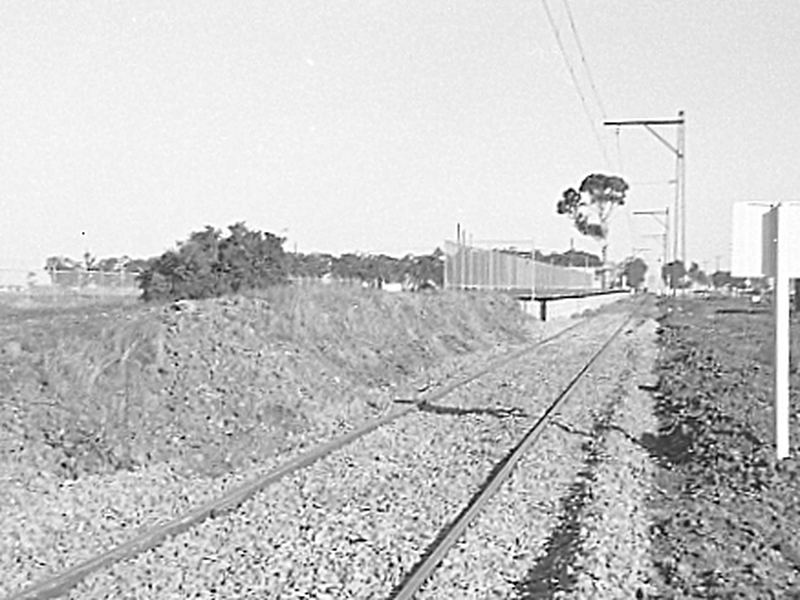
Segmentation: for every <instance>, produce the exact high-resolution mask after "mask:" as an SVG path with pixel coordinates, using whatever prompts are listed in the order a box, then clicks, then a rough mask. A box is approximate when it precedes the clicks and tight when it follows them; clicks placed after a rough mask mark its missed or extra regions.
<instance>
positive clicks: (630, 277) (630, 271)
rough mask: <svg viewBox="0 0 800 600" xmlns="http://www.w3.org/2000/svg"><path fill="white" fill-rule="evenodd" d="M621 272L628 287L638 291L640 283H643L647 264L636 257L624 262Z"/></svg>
mask: <svg viewBox="0 0 800 600" xmlns="http://www.w3.org/2000/svg"><path fill="white" fill-rule="evenodd" d="M622 272H623V274H624V275H625V280H626V281H627V282H628V286H629V287H632V288H634V289H639V287H640V286H641V285H642V283H644V276H645V274H646V273H647V263H646V262H644V261H643V260H642V259H641V258H639V257H638V256H637V257H635V258H629V259H628V260H626V261H625V264H624V265H623V269H622Z"/></svg>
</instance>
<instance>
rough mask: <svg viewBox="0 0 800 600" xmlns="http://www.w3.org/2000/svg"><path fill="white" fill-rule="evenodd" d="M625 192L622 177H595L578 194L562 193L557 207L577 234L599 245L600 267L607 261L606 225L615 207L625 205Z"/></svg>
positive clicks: (567, 191) (595, 174) (585, 182)
mask: <svg viewBox="0 0 800 600" xmlns="http://www.w3.org/2000/svg"><path fill="white" fill-rule="evenodd" d="M627 191H628V184H627V183H626V182H625V180H624V179H622V177H618V176H616V175H603V174H601V173H594V174H592V175H589V176H588V177H586V178H585V179H584V180H583V181H582V182H581V185H580V187H579V188H578V190H575V188H569V189H567V190H565V191H564V193H563V195H562V198H561V200H559V201H558V204H557V205H556V211H557V212H558V214H560V215H569V216H570V217H571V218H572V220H573V221H574V223H575V227H576V228H577V229H578V231H580V232H581V233H582V234H583V235H588V236H590V237H592V238H594V239H596V240H598V241H600V242H601V244H602V246H601V249H602V251H601V257H602V261H603V265H605V264H606V261H607V258H608V241H607V240H608V221H609V218H610V217H611V213H612V211H613V210H614V207H615V206H622V205H623V204H625V194H626V193H627ZM592 218H594V219H596V220H592ZM603 286H604V287H605V277H604V278H603Z"/></svg>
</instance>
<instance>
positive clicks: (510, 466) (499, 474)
mask: <svg viewBox="0 0 800 600" xmlns="http://www.w3.org/2000/svg"><path fill="white" fill-rule="evenodd" d="M634 316H635V315H633V314H632V315H630V316H628V317H627V318H626V319H625V320H624V321H623V322H622V324H621V325H620V326H619V327H618V328H617V329H616V330H614V332H613V333H612V334H611V336H610V337H609V338H608V340H606V342H605V343H604V344H603V345H602V346H601V347H600V349H599V350H598V351H597V352H595V354H594V355H592V357H591V358H590V359H589V361H588V362H587V363H586V364H584V366H583V367H582V368H581V369H580V370H579V371H578V372H577V373H576V374H575V375H574V376H573V378H572V379H571V380H570V382H569V383H568V384H567V386H566V387H565V388H564V389H563V390H562V391H561V393H560V394H559V395H558V396H557V397H556V398H555V400H553V402H552V403H551V404H550V406H549V407H548V408H547V409H546V410H545V411H544V413H542V415H541V416H540V417H539V419H537V421H536V423H535V424H534V425H533V426H532V427H531V428H530V429H529V430H528V431H527V433H526V434H525V435H524V436H523V437H522V439H521V440H520V441H519V443H518V444H517V445H516V446H515V447H514V448H513V449H512V450H511V451H510V452H509V453H508V454H506V456H505V457H504V458H503V459H501V460H500V461H499V462H498V463H497V464H498V466H499V465H502V466H500V468H499V469H497V470H495V471H493V472H492V473H491V474H490V475H489V477H488V478H487V480H486V481H485V482H484V484H483V485H482V486H481V489H480V490H479V491H478V493H476V494H475V495H474V496H473V497H472V498H471V499H470V501H469V503H468V504H467V506H466V507H465V508H464V510H463V511H462V512H461V513H460V514H459V515H458V516H457V517H456V518H455V520H454V521H452V522H451V523H450V524H448V525H447V526H446V527H445V528H444V529H443V531H442V533H443V535H440V536H439V537H438V538H437V541H435V542H434V544H433V547H432V548H429V549H428V551H427V553H426V555H425V556H424V557H423V558H422V559H421V560H420V561H419V562H418V563H417V564H416V565H415V566H414V567H413V568H412V569H411V571H410V572H409V573H408V575H407V576H406V578H405V579H404V580H403V581H402V582H401V583H400V584H399V585H398V586H397V587H396V588H395V589H394V590H393V592H392V594H391V596H390V598H391V599H392V600H410V599H411V598H412V597H413V596H414V594H416V593H417V592H418V591H419V590H420V588H421V587H422V586H423V585H424V584H425V582H426V581H427V580H428V578H429V577H430V576H431V574H432V573H433V572H434V571H435V570H436V568H437V567H438V566H439V563H440V562H441V561H442V559H444V557H445V555H446V554H447V553H448V552H449V551H450V549H451V548H452V547H453V545H454V544H455V543H456V541H457V540H458V539H459V538H460V537H461V536H462V534H463V533H464V532H465V531H466V529H467V527H468V526H469V524H470V523H471V522H472V521H473V520H474V519H475V517H476V516H478V514H479V513H480V512H481V511H482V510H483V508H484V507H485V506H486V504H487V503H488V502H489V500H490V499H491V498H492V497H493V496H494V495H495V494H496V493H497V491H498V490H499V489H500V487H501V486H502V485H503V483H505V481H506V480H507V479H508V477H509V476H510V475H511V472H512V471H513V470H514V467H516V465H517V463H518V462H519V461H520V459H521V458H522V457H523V456H524V455H525V453H526V452H527V451H528V450H529V449H530V447H531V446H532V445H533V444H534V443H535V442H536V440H537V439H538V438H539V436H540V435H541V433H542V431H543V430H544V428H545V427H546V426H547V424H548V423H549V422H550V419H551V417H552V415H553V413H555V412H556V411H557V410H558V409H559V408H561V406H562V405H563V404H564V403H565V402H566V401H567V399H568V398H569V397H570V396H571V395H572V392H573V391H574V389H575V387H576V386H577V385H578V383H579V382H580V381H581V379H583V376H584V375H586V373H587V372H588V371H589V369H591V367H592V365H594V363H595V362H597V360H598V359H599V358H600V356H602V355H603V354H604V353H605V351H606V350H607V349H608V347H609V346H610V345H611V344H612V343H613V342H614V340H616V339H617V337H618V336H619V334H620V333H622V331H623V330H624V329H625V327H627V326H628V324H629V323H630V322H631V321H632V320H633V318H634Z"/></svg>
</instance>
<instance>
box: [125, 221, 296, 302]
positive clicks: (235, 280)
mask: <svg viewBox="0 0 800 600" xmlns="http://www.w3.org/2000/svg"><path fill="white" fill-rule="evenodd" d="M228 230H229V231H230V234H229V235H228V236H227V237H222V232H221V231H220V230H219V229H214V228H213V227H210V226H208V227H206V228H205V229H204V230H203V231H195V232H193V233H191V234H190V235H189V239H187V240H186V241H185V242H178V247H177V249H173V250H167V251H166V252H164V253H163V254H162V255H161V256H158V257H156V258H153V259H151V260H150V261H148V264H147V267H146V268H145V269H144V271H143V272H142V273H141V274H140V275H139V277H138V279H137V280H138V283H139V288H140V289H141V290H142V298H143V299H144V300H145V301H151V300H178V299H183V298H187V299H199V298H211V297H215V296H224V295H226V294H231V293H237V292H243V291H246V290H254V289H262V288H266V287H269V286H273V285H277V284H282V283H285V282H286V281H287V276H286V256H285V253H284V251H283V242H284V240H283V238H279V237H277V236H275V235H273V234H271V233H262V232H261V231H250V230H249V229H247V227H246V226H245V224H244V223H236V224H234V225H231V226H230V227H228Z"/></svg>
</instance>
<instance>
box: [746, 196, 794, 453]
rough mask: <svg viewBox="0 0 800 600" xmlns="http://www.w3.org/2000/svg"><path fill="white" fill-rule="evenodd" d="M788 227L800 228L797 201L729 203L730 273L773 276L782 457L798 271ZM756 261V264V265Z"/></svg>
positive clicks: (777, 433)
mask: <svg viewBox="0 0 800 600" xmlns="http://www.w3.org/2000/svg"><path fill="white" fill-rule="evenodd" d="M759 221H760V223H759ZM759 225H760V227H759ZM759 230H760V231H759ZM793 231H794V232H797V231H800V202H781V203H778V204H776V205H771V206H770V205H768V204H766V203H760V202H748V203H744V202H743V203H737V204H735V205H734V211H733V235H734V238H733V260H732V269H731V274H732V275H733V276H735V277H753V276H755V275H756V271H759V270H760V275H765V276H769V277H772V278H774V282H775V285H774V308H775V381H774V383H775V388H774V393H775V450H776V454H777V457H778V459H782V458H787V457H788V456H789V451H790V447H789V360H790V357H789V341H790V338H789V278H790V277H800V236H797V235H795V236H791V232H793ZM757 233H760V235H757ZM759 238H760V239H759ZM759 241H760V242H761V243H760V244H759V243H758V242H759ZM759 263H760V268H759V267H758V266H757V265H758V264H759Z"/></svg>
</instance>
